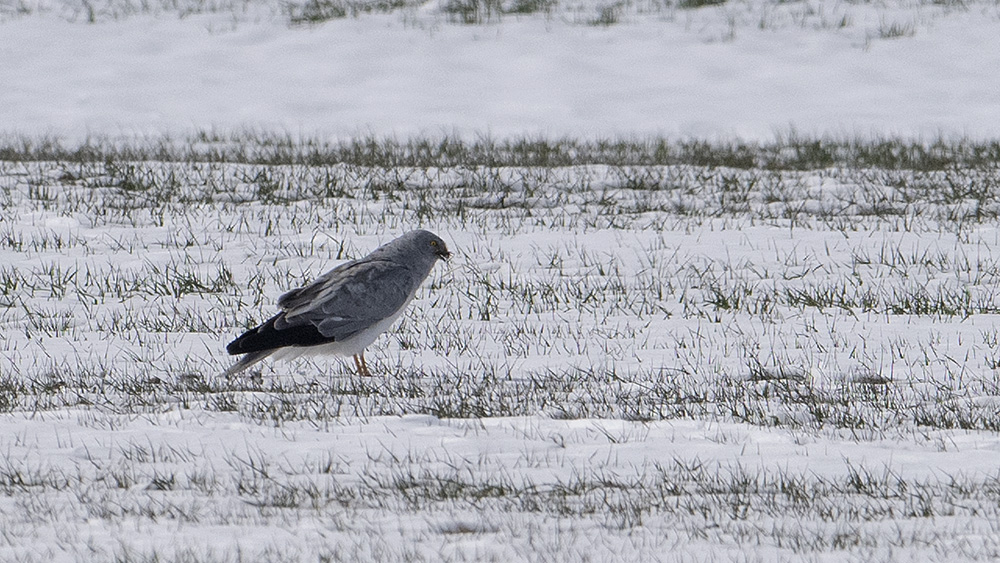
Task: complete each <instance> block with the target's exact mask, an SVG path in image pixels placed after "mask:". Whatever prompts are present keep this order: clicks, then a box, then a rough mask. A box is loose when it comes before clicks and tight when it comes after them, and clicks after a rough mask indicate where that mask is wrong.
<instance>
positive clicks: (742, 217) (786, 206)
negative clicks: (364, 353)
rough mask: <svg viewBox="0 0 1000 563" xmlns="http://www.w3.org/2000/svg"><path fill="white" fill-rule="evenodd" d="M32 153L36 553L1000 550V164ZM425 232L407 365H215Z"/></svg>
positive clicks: (202, 555)
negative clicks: (380, 162) (271, 320)
mask: <svg viewBox="0 0 1000 563" xmlns="http://www.w3.org/2000/svg"><path fill="white" fill-rule="evenodd" d="M0 179H2V189H3V193H4V194H5V198H6V199H7V201H6V203H5V206H4V217H3V223H2V225H3V226H2V231H0V241H2V243H3V265H2V266H0V291H2V296H3V301H4V303H5V305H6V307H5V308H4V309H3V310H2V322H3V324H4V327H5V329H4V337H3V348H4V357H5V362H6V363H5V365H4V372H3V374H2V377H3V379H2V381H0V386H2V388H3V393H4V394H3V410H4V411H5V412H6V414H4V415H3V418H2V419H0V420H2V422H0V424H2V426H3V430H2V432H0V449H2V451H3V452H4V460H3V464H2V466H0V487H2V489H0V490H2V491H3V497H2V500H0V502H2V503H3V504H2V511H0V514H2V521H0V529H3V534H0V542H2V543H0V554H3V557H4V558H5V559H12V560H14V559H17V558H21V560H29V561H31V560H49V559H54V560H91V559H109V558H118V559H121V560H151V559H153V558H154V557H158V558H160V559H163V558H166V559H168V560H173V559H178V558H179V559H184V560H197V561H202V560H223V561H227V560H235V559H238V558H239V557H243V558H244V559H251V560H264V559H267V560H300V559H305V560H314V559H317V558H319V559H321V560H324V558H325V559H332V560H363V559H375V560H388V561H396V560H407V559H409V560H482V559H495V560H511V559H544V560H550V559H554V560H582V559H587V558H591V559H594V560H607V559H615V558H619V557H620V558H627V559H633V560H634V559H647V560H656V559H662V560H703V559H721V560H730V559H735V560H743V559H744V558H746V559H751V560H755V559H757V558H761V559H768V560H771V559H775V558H777V559H782V558H784V559H790V560H791V559H801V558H817V559H825V558H833V559H841V558H848V559H850V558H860V557H866V558H875V559H876V560H890V559H895V558H901V559H911V558H919V559H931V560H934V559H936V560H942V561H944V560H947V561H955V560H959V559H963V558H967V559H973V560H974V559H980V560H984V559H986V560H988V559H991V558H992V557H995V556H996V554H997V553H998V550H1000V535H998V532H997V530H996V526H995V523H996V518H997V517H998V516H1000V515H998V513H997V511H998V507H1000V502H998V501H1000V465H998V463H997V459H998V458H997V455H998V451H1000V436H998V434H997V430H998V429H1000V410H998V408H997V405H998V401H1000V379H998V376H997V372H996V367H997V365H998V364H1000V355H998V352H997V349H996V348H997V341H998V339H1000V336H998V335H1000V332H998V329H997V327H996V319H997V314H998V312H1000V296H998V292H997V276H998V275H1000V253H998V251H997V250H996V248H997V242H998V241H997V238H998V234H1000V229H998V227H997V224H996V216H997V213H998V212H1000V206H998V204H997V202H996V195H997V190H998V185H1000V184H998V183H997V181H998V178H997V174H996V171H994V170H992V169H990V170H985V169H979V170H975V171H971V170H969V169H955V170H951V171H948V172H927V173H920V172H912V171H896V172H893V171H887V170H871V169H863V170H862V169H853V170H852V169H834V168H831V169H825V170H819V171H811V172H793V171H763V170H760V169H749V170H737V169H727V168H706V167H699V166H693V165H675V166H665V167H652V166H651V167H633V166H611V165H589V166H583V165H581V166H568V167H559V168H543V167H532V168H517V167H502V168H494V167H485V166H483V167H459V166H456V167H451V168H447V169H440V168H438V169H435V168H406V167H387V168H381V167H362V166H358V165H346V164H341V165H324V166H305V165H284V166H280V165H279V166H271V165H251V164H225V163H214V164H207V163H202V164H198V163H189V162H180V163H174V164H170V163H163V162H137V163H132V164H116V163H114V162H107V163H100V162H93V163H84V164H72V163H69V162H27V163H5V164H4V165H3V167H2V169H0ZM947 185H952V186H954V190H953V191H949V190H946V189H944V188H943V187H942V186H947ZM414 225H423V226H424V227H427V228H430V229H432V230H434V231H436V232H438V233H439V234H441V235H442V236H443V237H444V238H445V239H446V240H448V241H449V242H450V244H451V245H452V246H453V247H454V249H455V251H456V256H455V257H454V258H453V259H452V261H451V262H450V263H449V264H448V266H447V268H439V269H438V270H437V271H436V273H434V274H432V278H431V280H430V282H429V283H428V284H427V287H426V288H425V289H424V290H423V291H421V293H420V295H419V297H418V299H417V300H416V301H415V302H414V303H413V305H412V307H411V309H410V310H409V312H408V313H407V315H406V316H405V318H404V319H403V320H402V322H401V323H400V325H399V327H398V329H396V330H393V331H391V333H390V334H389V335H387V336H386V337H384V338H383V339H381V340H380V341H379V342H378V343H377V345H376V346H374V347H373V349H371V350H370V352H369V361H370V363H371V364H372V365H373V366H374V368H375V370H376V371H377V372H378V374H379V375H378V376H376V377H373V378H371V379H364V378H359V377H357V376H355V375H352V374H351V371H350V370H349V369H348V367H347V363H345V362H343V361H340V360H336V359H334V360H316V361H311V362H309V361H304V362H298V363H278V364H270V363H268V364H267V366H266V367H265V369H264V370H263V372H262V373H260V374H259V375H258V374H256V373H252V374H250V375H249V376H247V377H245V378H241V379H237V380H227V379H225V378H222V377H220V376H219V375H218V374H219V373H220V372H221V371H222V370H223V369H224V368H225V367H226V366H227V365H228V362H229V361H230V360H229V359H228V358H226V357H225V356H224V355H223V351H222V350H223V345H224V344H225V342H226V341H227V340H228V339H229V338H230V337H232V336H233V335H235V334H238V333H239V332H240V331H241V329H243V328H245V327H247V326H249V325H251V324H254V323H256V322H258V321H260V320H261V319H262V318H263V317H264V316H265V315H267V314H269V313H270V312H271V311H272V310H273V307H274V305H273V302H274V300H275V298H276V296H277V295H278V294H279V293H280V292H281V291H283V290H285V289H287V288H289V287H292V286H294V285H296V284H298V283H300V282H301V281H302V280H303V279H306V278H309V277H311V276H315V275H317V274H318V273H320V272H321V271H322V270H324V269H325V268H328V267H329V266H330V265H331V264H334V263H336V262H337V261H338V260H340V259H344V258H348V257H353V256H359V255H361V254H363V253H365V252H367V250H369V249H370V248H372V247H374V246H375V245H376V244H377V243H379V242H380V241H384V240H387V239H388V238H391V237H393V236H394V235H395V234H396V233H398V232H399V231H401V230H403V229H404V228H407V227H410V226H414Z"/></svg>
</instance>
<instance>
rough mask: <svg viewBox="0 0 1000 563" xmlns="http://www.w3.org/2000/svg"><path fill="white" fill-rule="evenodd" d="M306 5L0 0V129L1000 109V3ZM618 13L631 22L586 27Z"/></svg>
mask: <svg viewBox="0 0 1000 563" xmlns="http://www.w3.org/2000/svg"><path fill="white" fill-rule="evenodd" d="M328 1H330V2H335V1H336V0H328ZM457 1H460V0H456V2H457ZM466 1H467V2H471V1H472V0H466ZM358 3H359V4H362V3H363V2H362V1H360V0H359V2H358ZM484 3H485V2H484ZM305 4H308V2H294V1H292V2H285V3H281V4H278V3H275V2H270V3H268V2H262V1H253V0H245V1H243V2H235V1H234V2H211V3H206V2H186V3H185V2H183V1H178V2H160V3H159V4H158V3H156V2H149V1H145V2H134V1H132V0H104V1H103V2H89V1H83V0H2V1H0V18H3V21H2V22H0V84H2V85H3V88H0V124H2V125H0V127H2V128H3V129H4V130H7V131H11V130H13V131H23V132H29V133H34V132H38V131H42V132H51V133H53V134H58V135H68V136H71V137H75V138H79V137H82V136H84V135H86V134H88V133H89V134H98V135H126V136H130V135H136V134H140V135H141V134H154V135H159V134H162V133H166V132H171V133H175V134H177V133H181V132H190V131H191V130H197V129H206V128H210V127H213V126H215V127H218V128H221V129H223V130H228V129H241V128H244V127H248V126H249V127H259V128H262V129H264V130H274V129H278V130H282V131H289V132H291V133H293V134H303V135H307V136H316V135H318V136H324V137H326V136H338V137H341V138H346V137H350V136H354V135H357V134H359V133H360V134H369V133H373V134H375V135H386V134H395V135H398V136H402V137H406V136H409V135H414V134H440V133H442V132H443V133H449V134H450V133H460V134H462V135H465V136H475V135H482V134H492V135H494V136H498V137H506V136H511V135H514V136H523V135H533V134H545V135H548V136H561V135H570V136H574V137H580V136H583V137H608V136H614V135H616V134H620V135H626V136H634V135H648V134H664V135H671V136H678V135H680V136H694V137H699V138H706V137H719V138H731V137H733V136H741V137H744V138H752V139H761V138H764V139H769V138H771V137H772V136H773V135H774V134H775V133H776V132H785V131H787V130H788V129H789V127H794V128H796V129H797V130H798V131H799V132H802V133H807V134H813V133H816V134H848V135H851V134H862V135H870V134H875V135H882V136H885V135H902V136H924V137H933V136H936V135H937V134H939V133H944V134H948V135H968V136H973V137H981V138H984V137H985V138H989V137H992V136H994V135H996V133H997V125H996V124H997V123H1000V72H996V69H997V68H1000V66H998V65H1000V56H998V53H1000V8H998V7H997V5H996V3H995V2H992V1H985V2H982V1H976V0H972V1H968V2H957V1H955V2H948V1H944V2H921V1H918V0H893V1H887V2H873V3H868V2H861V3H854V2H832V1H817V0H804V1H798V2H775V1H763V0H746V1H744V0H732V1H730V2H728V3H727V4H724V5H722V6H716V7H708V8H702V9H681V8H677V7H676V5H675V3H672V2H657V1H655V0H649V1H646V2H643V1H634V2H610V1H609V2H599V1H596V0H590V1H588V0H584V1H580V2H572V3H570V2H566V3H560V4H558V5H557V6H556V7H555V8H554V9H553V10H552V11H550V13H549V14H534V15H530V16H516V15H511V14H508V15H504V16H502V17H500V16H497V17H495V18H494V20H493V22H491V23H488V24H483V25H461V24H457V23H449V21H450V20H453V19H455V18H454V17H446V16H445V15H444V14H442V8H441V6H446V5H447V4H448V3H447V2H443V1H442V2H440V4H436V3H434V2H433V1H432V2H429V3H428V4H425V5H420V6H416V7H412V8H406V9H401V10H399V11H397V12H394V13H391V14H367V15H361V16H359V17H356V18H351V17H348V18H344V19H339V20H333V21H327V22H325V23H323V24H321V25H316V26H302V25H300V26H292V25H290V24H289V23H288V21H289V17H288V15H287V13H290V12H295V7H296V6H301V5H305ZM342 4H346V2H344V3H342ZM609 7H610V8H611V11H612V13H614V14H617V15H616V17H617V18H618V20H619V23H615V24H613V25H608V26H600V25H592V24H591V22H593V21H595V20H597V19H598V16H599V14H600V13H601V9H602V8H609ZM300 11H301V10H300ZM191 12H194V13H191ZM182 16H183V17H182ZM88 18H93V19H94V20H95V21H96V23H94V24H88V23H86V21H87V19H88Z"/></svg>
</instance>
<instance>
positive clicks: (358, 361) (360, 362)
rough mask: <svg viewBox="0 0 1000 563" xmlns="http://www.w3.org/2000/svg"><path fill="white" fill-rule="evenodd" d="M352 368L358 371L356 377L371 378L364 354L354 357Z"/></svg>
mask: <svg viewBox="0 0 1000 563" xmlns="http://www.w3.org/2000/svg"><path fill="white" fill-rule="evenodd" d="M354 367H355V368H357V370H358V375H360V376H362V377H371V375H372V373H371V372H370V371H368V362H366V361H365V353H364V352H361V353H360V354H355V355H354Z"/></svg>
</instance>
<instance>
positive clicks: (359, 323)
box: [223, 230, 451, 377]
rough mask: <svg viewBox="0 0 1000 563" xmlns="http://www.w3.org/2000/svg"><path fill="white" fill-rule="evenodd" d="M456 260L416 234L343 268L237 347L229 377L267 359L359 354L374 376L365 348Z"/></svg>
mask: <svg viewBox="0 0 1000 563" xmlns="http://www.w3.org/2000/svg"><path fill="white" fill-rule="evenodd" d="M449 258H451V252H449V251H448V246H447V245H446V244H445V242H444V241H443V240H441V238H440V237H438V236H437V235H435V234H434V233H431V232H429V231H425V230H415V231H410V232H408V233H405V234H403V235H402V236H400V237H399V238H397V239H395V240H392V241H390V242H388V243H386V244H383V245H382V246H380V247H378V248H376V249H375V250H373V251H372V252H371V254H369V255H367V256H365V257H364V258H359V259H357V260H353V261H350V262H346V263H344V264H341V265H339V266H337V267H335V268H334V269H332V270H330V271H329V272H326V273H325V274H323V275H322V276H320V277H318V278H316V279H315V280H314V281H312V282H311V283H309V284H306V285H304V286H302V287H300V288H298V289H293V290H291V291H289V292H287V293H285V294H283V295H281V296H280V297H279V298H278V308H279V309H281V312H279V313H278V314H276V315H274V316H273V317H271V318H270V319H268V320H267V321H266V322H264V323H262V324H261V325H260V326H258V327H256V328H253V329H250V330H248V331H246V332H244V333H243V334H242V335H240V336H239V337H238V338H237V339H236V340H233V341H232V342H230V343H229V345H227V346H226V352H228V353H229V354H230V355H232V356H242V357H241V358H240V359H239V360H238V361H237V362H236V363H235V364H234V365H233V366H232V367H230V368H229V369H228V370H226V371H225V372H224V374H223V375H224V376H226V377H229V376H233V375H236V374H238V373H240V372H241V371H243V370H245V369H247V368H249V367H250V366H252V365H254V364H256V363H257V362H260V361H261V360H263V359H264V358H267V357H273V358H275V359H293V358H296V357H299V356H301V355H304V354H314V353H315V354H335V355H340V356H352V357H353V358H354V367H355V369H356V370H357V372H358V374H359V375H362V376H370V375H371V371H369V369H368V364H367V363H366V362H365V348H367V347H368V346H369V345H370V344H372V343H373V342H374V341H375V339H377V338H378V336H379V335H380V334H382V333H383V332H385V331H386V330H387V329H388V328H389V327H390V326H392V324H393V323H394V322H395V321H396V319H398V318H399V316H400V315H402V314H403V311H404V310H405V309H406V305H407V304H409V302H410V301H411V300H412V299H413V296H414V295H416V293H417V289H418V288H419V287H420V284H421V283H423V281H424V280H425V279H427V276H429V275H430V273H431V269H432V268H433V267H434V264H436V263H437V261H438V260H448V259H449Z"/></svg>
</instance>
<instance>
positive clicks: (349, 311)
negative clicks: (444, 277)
mask: <svg viewBox="0 0 1000 563" xmlns="http://www.w3.org/2000/svg"><path fill="white" fill-rule="evenodd" d="M421 281H423V280H420V279H417V276H416V275H415V274H414V272H413V271H412V270H410V269H409V268H406V267H404V266H402V265H400V264H398V263H396V262H390V261H385V260H375V261H371V260H369V261H360V262H349V263H347V264H343V265H341V266H338V267H336V268H334V269H333V270H330V271H329V272H327V273H325V274H323V275H322V276H320V277H319V278H317V279H316V280H315V281H313V282H312V283H311V284H309V285H307V286H305V287H301V288H299V289H293V290H292V291H289V292H288V293H285V294H284V295H282V296H281V297H279V298H278V306H279V307H281V309H282V310H283V311H284V315H282V317H281V318H280V319H278V320H277V321H276V322H275V328H276V329H278V330H281V329H284V328H288V327H294V326H300V325H304V324H311V325H313V326H315V327H316V329H317V330H318V331H319V332H320V334H322V335H323V336H325V337H328V338H332V339H334V340H343V339H346V338H350V337H351V336H352V335H354V334H356V333H357V332H359V331H362V330H364V329H366V328H368V327H370V326H372V325H373V324H375V323H377V322H378V321H381V320H383V319H386V318H388V317H391V316H393V315H395V314H396V312H397V311H399V309H401V308H402V307H403V306H405V305H406V302H407V301H409V299H410V297H411V296H412V295H413V292H414V291H415V290H416V289H417V286H418V285H420V282H421Z"/></svg>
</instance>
